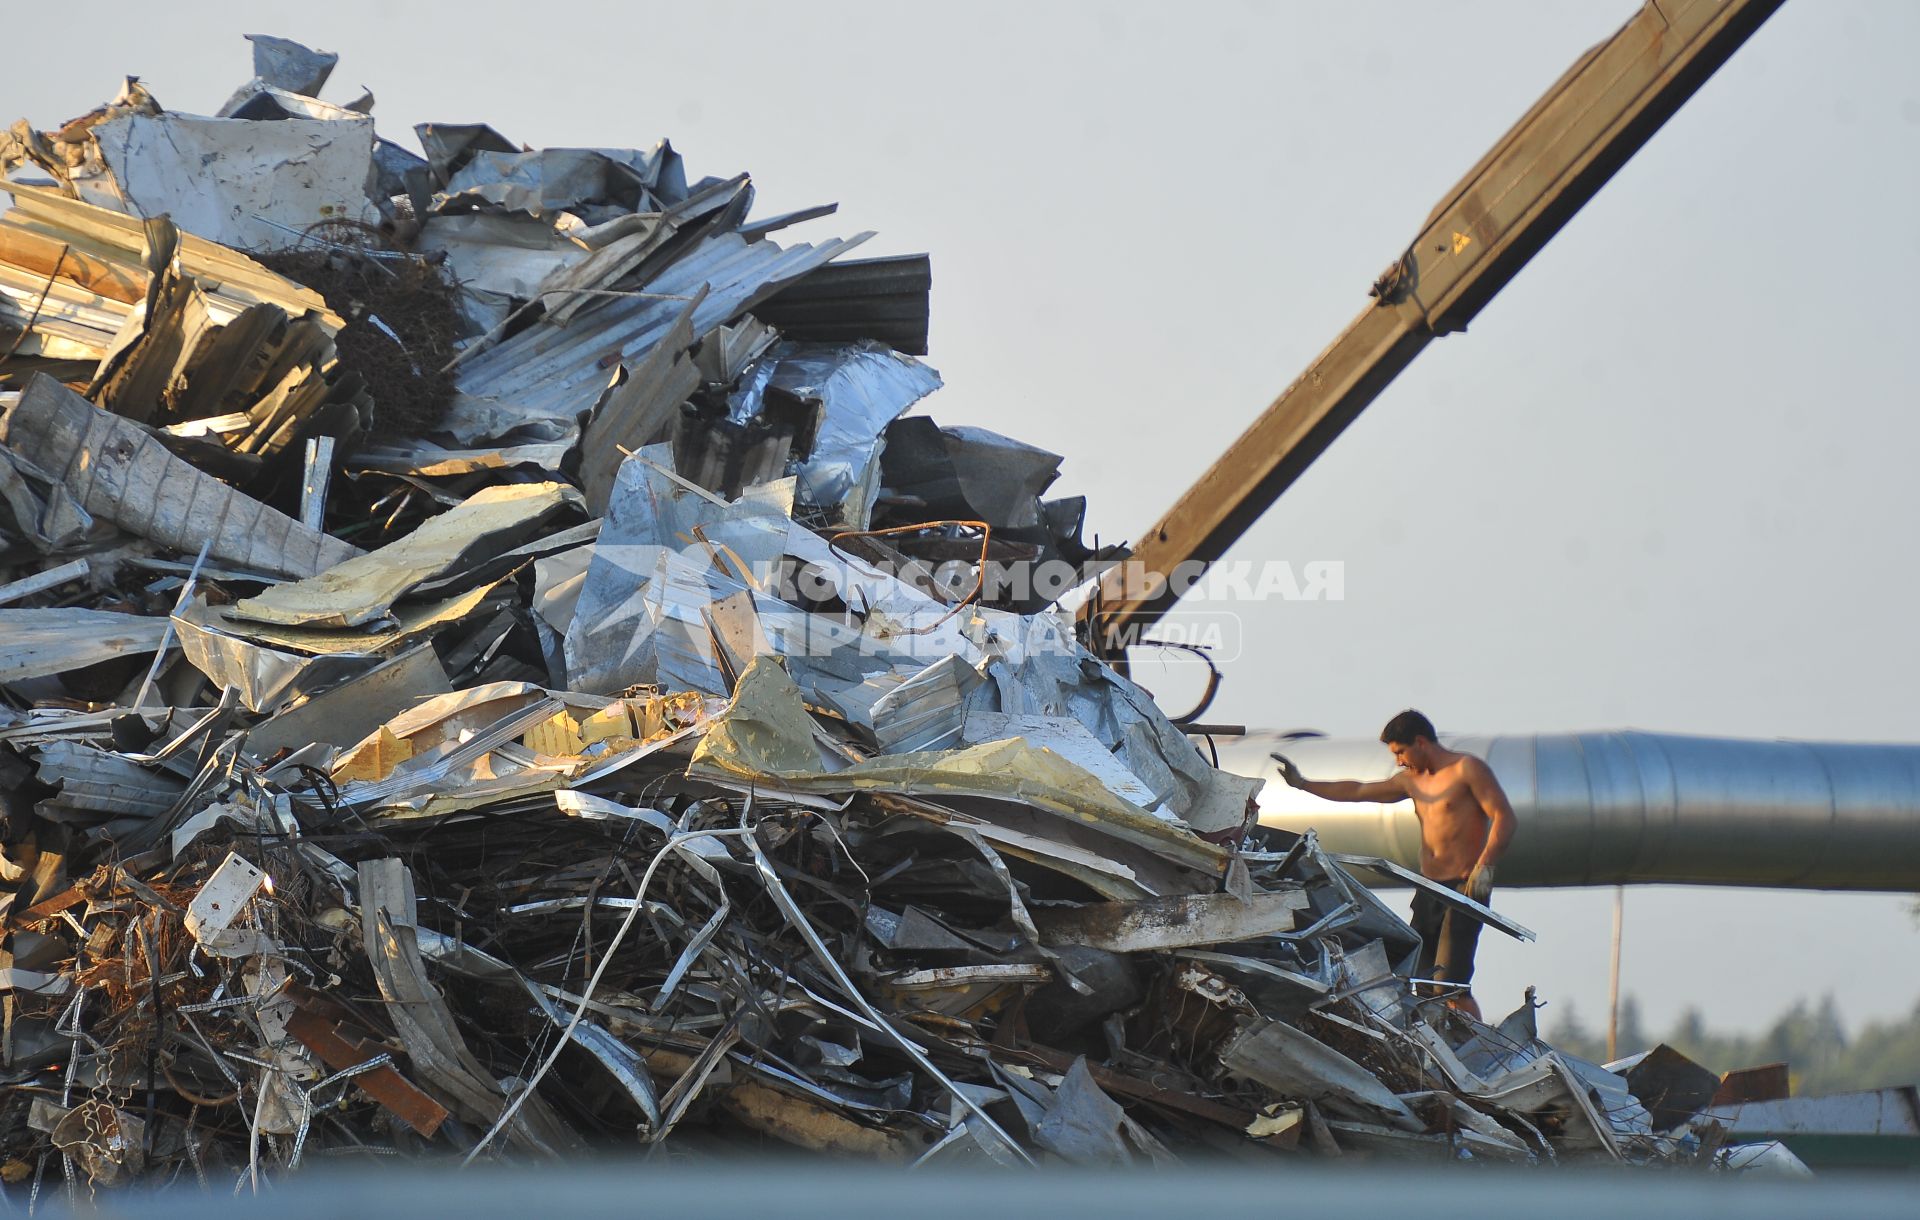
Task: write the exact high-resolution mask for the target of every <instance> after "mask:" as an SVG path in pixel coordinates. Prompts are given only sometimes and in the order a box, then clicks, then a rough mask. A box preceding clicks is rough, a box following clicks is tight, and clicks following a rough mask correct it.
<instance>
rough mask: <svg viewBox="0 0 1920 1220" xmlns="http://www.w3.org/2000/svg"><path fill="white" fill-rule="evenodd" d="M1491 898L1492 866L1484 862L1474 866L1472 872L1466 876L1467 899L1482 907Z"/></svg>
mask: <svg viewBox="0 0 1920 1220" xmlns="http://www.w3.org/2000/svg"><path fill="white" fill-rule="evenodd" d="M1492 896H1493V865H1491V864H1487V863H1484V862H1483V863H1480V864H1476V865H1474V866H1473V871H1472V872H1471V873H1468V874H1467V897H1469V898H1471V899H1473V900H1474V901H1475V902H1477V903H1480V904H1481V905H1483V906H1484V905H1485V904H1486V901H1487V899H1488V898H1491V897H1492Z"/></svg>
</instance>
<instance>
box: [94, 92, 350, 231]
mask: <svg viewBox="0 0 1920 1220" xmlns="http://www.w3.org/2000/svg"><path fill="white" fill-rule="evenodd" d="M93 134H94V136H95V138H96V139H98V140H99V141H100V156H101V159H102V160H103V161H104V162H105V163H106V166H107V169H108V171H109V172H110V173H111V175H112V178H111V180H110V182H108V183H103V184H101V191H100V192H96V194H102V193H104V194H110V195H112V196H114V197H117V199H118V201H119V202H120V203H121V205H122V207H123V209H124V210H125V211H127V212H130V213H132V214H134V215H136V216H159V215H163V214H164V215H168V216H171V217H172V218H173V222H174V223H175V224H177V225H179V226H180V227H181V228H182V229H185V230H187V231H188V232H190V233H194V234H197V235H199V236H201V237H205V238H209V239H211V240H213V241H217V242H220V243H221V244H222V245H227V246H232V247H234V248H235V249H239V250H284V249H289V248H291V247H293V246H297V245H299V244H300V242H301V241H302V240H304V234H305V233H306V230H307V229H308V228H309V227H311V226H313V225H316V224H320V223H322V222H330V221H341V220H347V221H355V222H358V223H361V224H378V223H379V221H380V213H379V211H378V210H377V209H376V208H375V207H374V206H373V201H372V200H371V198H370V197H369V196H368V194H367V186H368V184H369V183H370V182H371V181H372V179H373V120H372V119H371V118H367V117H365V116H361V117H360V118H358V119H356V120H346V119H304V118H303V119H280V120H278V121H269V120H251V119H209V118H200V117H198V116H196V115H186V114H174V113H168V114H160V115H147V114H130V115H127V116H125V117H123V118H118V119H113V120H110V121H108V122H105V123H101V124H99V125H97V126H96V127H95V128H94V129H93Z"/></svg>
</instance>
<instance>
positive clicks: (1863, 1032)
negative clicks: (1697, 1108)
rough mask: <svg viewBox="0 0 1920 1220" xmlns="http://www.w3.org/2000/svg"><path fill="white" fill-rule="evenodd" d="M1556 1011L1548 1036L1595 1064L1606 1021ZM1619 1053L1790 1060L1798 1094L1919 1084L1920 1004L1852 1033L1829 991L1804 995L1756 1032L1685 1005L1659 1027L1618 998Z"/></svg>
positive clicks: (1717, 1063)
mask: <svg viewBox="0 0 1920 1220" xmlns="http://www.w3.org/2000/svg"><path fill="white" fill-rule="evenodd" d="M1555 1007H1557V1008H1559V1009H1560V1012H1559V1014H1558V1015H1557V1016H1556V1017H1555V1018H1554V1019H1553V1020H1552V1021H1551V1023H1550V1024H1549V1027H1548V1029H1547V1030H1546V1035H1545V1036H1546V1040H1547V1041H1548V1042H1549V1043H1551V1044H1553V1045H1554V1046H1555V1047H1558V1048H1560V1049H1561V1050H1567V1051H1571V1052H1573V1053H1574V1054H1576V1055H1578V1056H1580V1057H1581V1058H1582V1059H1589V1060H1592V1061H1593V1062H1595V1063H1599V1062H1602V1061H1603V1060H1605V1059H1606V1056H1607V1029H1606V1024H1605V1022H1604V1020H1603V1021H1602V1022H1601V1024H1600V1027H1599V1028H1598V1029H1590V1028H1588V1026H1587V1025H1586V1024H1585V1022H1583V1021H1582V1020H1581V1018H1580V1014H1578V1013H1576V1012H1575V1011H1574V1009H1573V1005H1572V1004H1570V1003H1562V1004H1558V1005H1555ZM1618 1041H1619V1054H1620V1057H1622V1058H1624V1057H1626V1056H1628V1055H1632V1054H1635V1053H1637V1052H1639V1051H1643V1050H1646V1049H1648V1048H1649V1047H1651V1046H1654V1045H1656V1044H1658V1043H1661V1042H1665V1043H1666V1044H1667V1045H1669V1046H1671V1047H1673V1048H1674V1049H1675V1050H1677V1051H1679V1052H1680V1053H1681V1054H1683V1055H1685V1056H1687V1057H1688V1058H1689V1059H1692V1060H1693V1061H1694V1062H1696V1063H1698V1064H1700V1065H1701V1066H1703V1067H1706V1068H1709V1069H1711V1070H1712V1071H1714V1072H1728V1071H1731V1070H1733V1069H1734V1068H1743V1067H1755V1066H1758V1065H1759V1064H1763V1063H1786V1064H1788V1065H1790V1066H1791V1068H1792V1080H1793V1091H1794V1093H1795V1094H1796V1095H1805V1096H1819V1095H1822V1094H1826V1093H1847V1092H1852V1091H1854V1090H1857V1089H1878V1088H1883V1087H1886V1086H1888V1085H1901V1084H1920V1004H1916V1005H1915V1006H1914V1009H1913V1011H1912V1012H1911V1013H1908V1014H1907V1016H1906V1017H1905V1018H1903V1019H1899V1020H1894V1021H1885V1022H1873V1023H1870V1024H1868V1025H1866V1026H1865V1027H1863V1028H1862V1029H1860V1030H1859V1032H1857V1033H1855V1034H1851V1035H1849V1034H1848V1033H1847V1030H1846V1026H1845V1025H1844V1024H1843V1023H1842V1021H1841V1019H1840V1012H1839V1010H1838V1008H1836V1007H1835V1005H1834V1002H1833V997H1832V996H1830V995H1829V996H1827V997H1825V998H1824V999H1822V1000H1821V1001H1820V1003H1819V1004H1817V1005H1809V1004H1808V1003H1807V1002H1806V1001H1805V1000H1804V999H1803V1000H1800V1001H1798V1002H1796V1003H1795V1004H1794V1006H1793V1007H1792V1008H1790V1009H1788V1010H1787V1011H1786V1012H1785V1013H1783V1014H1781V1016H1780V1017H1779V1018H1778V1019H1777V1020H1775V1021H1774V1022H1773V1024H1772V1025H1770V1026H1768V1027H1767V1028H1766V1029H1765V1030H1764V1031H1762V1032H1760V1033H1758V1034H1729V1033H1721V1032H1717V1031H1714V1030H1710V1029H1708V1028H1707V1024H1706V1021H1705V1020H1704V1019H1703V1018H1702V1017H1701V1015H1700V1012H1699V1010H1697V1009H1688V1010H1687V1011H1686V1012H1685V1013H1684V1014H1682V1015H1681V1017H1680V1020H1679V1021H1678V1022H1676V1023H1675V1025H1674V1027H1673V1028H1672V1029H1671V1030H1668V1031H1667V1032H1666V1033H1665V1034H1658V1035H1656V1034H1654V1033H1653V1032H1652V1031H1649V1030H1647V1029H1646V1028H1645V1027H1644V1026H1643V1025H1642V1023H1641V1019H1640V1005H1639V1002H1638V1001H1637V1000H1635V999H1634V997H1632V996H1628V997H1626V998H1625V999H1623V1000H1622V1001H1621V1002H1620V1029H1619V1039H1618Z"/></svg>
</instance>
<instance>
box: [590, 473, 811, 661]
mask: <svg viewBox="0 0 1920 1220" xmlns="http://www.w3.org/2000/svg"><path fill="white" fill-rule="evenodd" d="M792 496H793V485H792V483H791V482H789V481H784V480H783V481H782V482H780V483H775V484H763V485H761V486H759V487H756V488H754V489H753V490H752V491H751V492H750V493H749V494H748V495H746V496H743V497H742V498H741V499H739V500H737V501H735V502H734V503H732V504H727V503H725V502H717V501H716V500H715V498H714V497H713V496H711V495H709V494H707V493H706V492H704V491H702V490H701V489H699V488H697V487H694V486H693V485H692V484H690V483H686V482H684V481H683V480H681V479H679V478H678V477H677V476H675V475H674V474H673V463H672V455H671V453H670V451H669V450H668V447H667V446H665V445H655V446H651V447H649V448H647V449H644V450H642V451H641V452H640V453H638V454H636V455H635V456H634V457H631V458H628V459H627V460H626V462H624V463H623V464H622V465H621V467H620V472H619V475H618V476H617V477H616V480H615V483H614V487H613V491H612V493H611V495H610V496H609V499H608V504H607V515H606V518H605V522H604V524H603V525H602V526H601V528H600V536H599V538H598V539H597V540H596V541H595V542H594V546H593V557H592V559H591V561H590V562H589V564H588V567H587V574H586V578H585V580H584V581H583V582H582V584H581V586H580V592H579V595H578V599H577V601H576V602H575V607H574V612H573V617H572V619H571V620H570V621H569V623H568V625H567V632H566V645H565V657H566V666H567V683H568V685H569V686H570V687H571V688H572V689H575V690H582V691H590V692H597V693H604V694H613V693H616V692H618V691H620V690H622V689H623V688H625V687H627V686H630V685H632V684H634V683H636V682H649V681H654V680H656V679H657V678H658V677H659V676H660V673H659V668H658V667H659V657H658V653H657V649H658V647H659V646H660V645H661V643H662V641H661V639H660V638H659V637H658V636H657V633H658V632H660V631H661V630H662V629H663V628H667V625H668V623H669V622H671V623H673V624H675V626H673V627H672V628H670V630H671V633H672V639H671V640H669V641H668V647H670V648H672V649H673V650H674V653H675V656H676V657H677V658H678V662H677V664H679V665H682V666H690V667H691V670H689V669H687V668H681V669H679V670H678V671H677V672H678V673H679V676H680V677H681V678H682V679H683V680H692V681H695V682H697V683H698V684H697V685H692V686H690V687H689V688H688V689H695V690H709V691H711V690H712V685H711V684H712V683H713V682H714V681H716V680H717V678H718V674H717V671H711V669H710V667H711V664H712V654H711V651H710V648H709V649H707V650H706V651H704V652H703V651H702V648H701V645H700V643H698V642H697V641H699V640H703V639H704V637H705V636H706V634H707V631H706V627H705V624H704V620H703V619H702V618H701V616H700V610H701V609H702V608H704V606H705V605H706V603H707V602H709V601H717V600H719V599H720V598H722V597H725V596H727V595H729V594H731V593H734V592H737V591H739V590H740V589H742V588H744V587H745V585H744V584H743V583H742V582H741V579H740V576H739V574H738V572H737V571H736V570H734V569H733V564H734V563H735V562H736V560H737V561H738V562H741V563H745V564H747V565H748V566H749V568H753V567H756V566H757V567H758V568H759V569H760V570H766V569H767V568H769V567H770V566H771V565H772V564H773V563H774V561H776V560H778V559H779V557H780V552H781V549H782V546H783V544H784V543H785V541H786V536H787V532H788V530H789V529H790V528H791V518H790V515H791V513H792V506H793V500H792ZM696 531H698V533H696ZM703 535H704V537H705V540H706V542H705V543H704V544H703V543H702V542H701V541H700V538H701V536H703ZM708 544H711V546H712V547H713V548H714V550H711V551H710V550H709V549H708ZM729 553H730V554H729ZM670 559H671V561H672V562H673V565H674V566H673V567H672V568H671V570H670V572H667V571H663V569H662V566H661V565H662V564H663V563H667V562H669V560H670ZM663 578H664V583H660V582H661V581H662V580H663ZM657 583H658V584H659V587H658V588H656V587H655V586H656V584H657ZM696 657H697V658H698V662H699V663H696V660H695V658H696ZM669 668H670V669H672V668H673V667H672V666H670V667H669ZM713 693H724V687H723V688H722V689H721V690H719V691H714V692H713Z"/></svg>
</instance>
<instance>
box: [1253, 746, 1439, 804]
mask: <svg viewBox="0 0 1920 1220" xmlns="http://www.w3.org/2000/svg"><path fill="white" fill-rule="evenodd" d="M1271 757H1272V758H1273V761H1274V762H1276V763H1279V764H1280V778H1281V779H1283V780H1286V781H1287V786H1288V787H1290V788H1298V789H1300V791H1302V792H1308V793H1312V794H1313V795H1314V796H1317V797H1319V798H1320V799H1321V800H1323V801H1372V802H1374V803H1375V804H1381V805H1385V804H1391V803H1392V802H1394V801H1404V800H1406V799H1407V789H1406V785H1405V784H1404V783H1403V782H1402V781H1401V779H1400V776H1399V774H1398V773H1395V774H1393V775H1390V776H1388V777H1387V778H1386V779H1376V780H1357V779H1333V780H1324V781H1321V780H1311V779H1308V778H1307V777H1306V776H1304V775H1302V774H1300V768H1298V767H1296V766H1294V765H1293V761H1292V760H1291V759H1289V758H1287V757H1286V756H1285V755H1282V754H1274V755H1272V756H1271Z"/></svg>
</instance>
